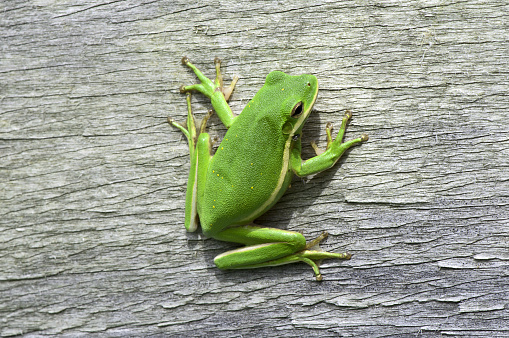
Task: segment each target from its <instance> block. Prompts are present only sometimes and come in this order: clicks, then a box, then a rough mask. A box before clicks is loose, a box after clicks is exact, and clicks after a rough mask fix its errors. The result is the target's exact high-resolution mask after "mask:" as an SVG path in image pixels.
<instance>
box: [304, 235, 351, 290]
mask: <svg viewBox="0 0 509 338" xmlns="http://www.w3.org/2000/svg"><path fill="white" fill-rule="evenodd" d="M328 235H329V234H328V233H327V232H325V231H324V232H323V233H322V234H321V235H320V236H318V237H317V238H315V239H314V240H312V241H309V242H308V243H307V244H306V249H305V250H303V251H301V252H299V253H297V254H296V256H297V257H298V260H300V261H301V262H304V263H307V264H308V265H310V266H311V267H312V268H313V271H314V273H315V277H316V280H317V281H321V280H322V274H321V273H320V268H319V267H318V264H319V262H320V261H321V260H323V259H328V258H334V259H350V258H351V257H352V255H351V254H350V253H348V252H343V253H334V252H324V251H318V250H308V249H311V248H312V247H314V246H316V245H318V244H319V243H320V242H321V241H323V240H324V239H325V238H327V236H328Z"/></svg>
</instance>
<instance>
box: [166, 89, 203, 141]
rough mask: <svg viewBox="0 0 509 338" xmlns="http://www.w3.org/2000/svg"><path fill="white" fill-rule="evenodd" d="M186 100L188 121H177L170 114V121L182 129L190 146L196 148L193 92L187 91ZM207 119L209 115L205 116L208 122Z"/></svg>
mask: <svg viewBox="0 0 509 338" xmlns="http://www.w3.org/2000/svg"><path fill="white" fill-rule="evenodd" d="M186 101H187V120H186V123H185V124H183V123H179V122H176V121H175V120H173V119H172V118H171V117H169V116H168V123H169V124H171V125H172V126H174V127H177V128H178V129H180V131H182V133H183V134H184V135H185V136H186V137H187V140H188V141H189V147H190V148H193V149H194V144H195V142H196V126H195V121H194V115H193V111H192V109H191V93H187V97H186ZM206 120H208V117H205V119H204V121H205V122H206Z"/></svg>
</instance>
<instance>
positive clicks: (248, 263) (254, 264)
mask: <svg viewBox="0 0 509 338" xmlns="http://www.w3.org/2000/svg"><path fill="white" fill-rule="evenodd" d="M326 236H327V233H323V234H322V235H321V236H319V237H318V238H316V239H315V240H313V241H311V242H309V243H307V244H306V239H305V238H304V236H303V235H302V234H300V233H298V232H295V231H288V230H281V229H276V228H264V227H259V226H255V225H245V226H239V227H232V228H228V229H225V230H223V231H221V232H219V233H217V234H213V235H212V237H214V238H216V239H218V240H222V241H227V242H235V243H240V244H244V245H246V246H245V247H243V248H240V249H236V250H231V251H227V252H225V253H223V254H220V255H218V256H216V258H214V263H215V264H216V266H217V267H218V268H220V269H254V268H260V267H266V266H276V265H283V264H290V263H297V262H304V263H307V264H309V265H310V266H311V267H312V268H313V271H314V273H315V276H316V279H317V280H318V281H320V280H322V275H321V274H320V270H319V268H318V264H317V261H320V260H322V259H327V258H336V259H350V257H351V255H350V254H349V253H331V252H323V251H315V250H309V249H310V248H312V247H313V246H315V245H317V244H318V243H319V242H320V241H322V240H323V239H324V238H325V237H326Z"/></svg>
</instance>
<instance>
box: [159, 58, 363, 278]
mask: <svg viewBox="0 0 509 338" xmlns="http://www.w3.org/2000/svg"><path fill="white" fill-rule="evenodd" d="M214 63H215V69H216V77H215V80H214V81H212V80H211V79H209V78H208V77H206V76H205V75H204V74H203V73H202V72H201V71H200V70H199V69H198V68H197V67H196V66H195V65H194V64H192V63H191V62H190V60H189V59H188V58H187V57H183V58H182V64H183V65H185V66H187V67H188V68H190V69H191V70H192V71H193V72H194V74H195V75H196V76H197V77H198V79H199V81H200V82H199V83H197V84H193V85H188V86H181V87H180V92H181V93H186V94H187V96H186V102H187V120H186V123H179V122H176V121H175V120H173V119H172V118H168V121H169V123H170V124H171V125H172V126H174V127H176V128H178V129H180V131H182V133H183V134H184V135H185V136H186V138H187V141H188V145H189V153H190V170H189V178H188V182H187V191H186V204H185V219H184V225H185V228H186V230H187V231H189V232H194V231H196V230H197V228H198V225H200V226H201V229H202V232H203V234H204V235H205V236H206V237H208V238H214V239H217V240H220V241H226V242H233V243H237V244H240V245H242V246H241V247H239V248H236V249H232V250H229V251H226V252H224V253H221V254H219V255H217V256H216V257H215V258H214V263H215V265H216V266H217V267H218V268H219V269H221V270H228V269H254V268H261V267H268V266H279V265H283V264H289V263H296V262H304V263H307V264H308V265H310V266H311V268H312V269H313V272H314V275H315V278H316V280H317V281H321V280H322V275H321V272H320V268H319V263H320V262H321V261H322V260H324V259H344V260H346V259H350V258H351V256H352V255H351V254H350V253H348V252H343V253H332V252H325V251H322V250H320V249H319V248H318V244H319V243H320V242H322V241H323V240H324V239H325V238H326V237H327V235H328V234H327V232H325V231H324V232H322V233H321V234H320V235H319V236H318V237H317V238H315V239H313V240H310V241H306V238H305V237H304V235H303V234H302V233H300V232H297V231H291V230H283V229H279V228H273V227H267V226H260V225H257V224H256V223H255V220H256V219H257V218H258V217H260V216H261V215H263V214H264V213H265V212H267V211H268V210H269V209H271V208H272V206H274V204H275V203H276V202H277V201H278V200H279V199H280V198H281V197H282V195H283V194H284V193H285V191H286V190H287V188H288V187H289V186H290V185H291V182H292V177H293V176H294V175H297V176H299V177H306V176H308V175H313V174H316V173H319V172H322V171H324V170H326V169H329V168H331V167H333V166H334V165H335V164H336V163H337V161H338V159H339V158H340V157H341V156H342V155H343V154H344V153H345V151H346V150H347V149H349V148H351V147H353V146H355V145H358V144H360V143H362V142H365V141H367V140H368V136H367V135H366V134H362V135H361V136H360V137H358V138H355V139H353V140H350V141H347V142H343V137H344V134H345V131H346V127H347V123H348V121H349V120H350V119H351V117H352V113H351V112H350V111H347V112H346V114H345V115H344V117H343V119H342V121H341V126H340V128H339V131H338V134H337V136H336V138H335V139H333V138H332V129H333V126H332V124H331V123H327V125H326V128H325V132H326V137H327V146H326V149H325V150H321V149H319V148H318V147H317V146H316V144H315V143H312V146H313V148H314V149H315V152H316V156H314V157H311V158H309V159H307V160H303V159H302V157H301V152H302V144H301V139H302V129H303V126H304V123H305V122H306V120H307V119H308V117H309V115H310V113H311V111H312V108H313V105H314V103H315V101H316V98H317V95H318V80H317V78H316V77H315V76H314V75H310V74H302V75H295V76H293V75H287V74H285V73H284V72H282V71H277V70H276V71H272V72H270V73H269V74H268V75H267V77H266V79H265V84H264V85H263V87H262V88H261V89H260V90H259V91H258V92H257V93H256V94H255V96H254V97H253V98H252V99H251V100H250V101H249V102H248V103H247V104H246V106H245V108H244V109H243V110H242V112H241V113H240V114H239V115H235V114H234V113H233V112H232V110H231V108H230V106H229V104H228V101H229V99H230V97H231V94H232V92H233V89H234V87H235V85H236V83H237V81H238V79H239V78H238V77H237V76H235V77H233V79H232V82H231V84H230V85H229V86H225V85H224V84H223V76H222V73H221V60H220V59H219V58H217V57H216V58H215V59H214ZM192 92H198V93H201V94H203V95H205V96H206V97H207V98H208V99H210V101H211V104H212V107H213V110H210V111H209V112H208V113H207V114H206V115H205V117H204V118H203V120H202V122H201V124H200V126H198V124H197V123H196V121H195V118H194V114H193V112H192V108H191V93H192ZM214 111H215V113H216V114H217V116H218V118H219V119H220V120H221V122H222V123H223V124H224V126H225V127H226V128H227V131H226V133H225V135H224V137H223V139H222V141H221V142H220V144H219V145H218V146H217V149H216V150H215V152H213V142H212V141H213V140H212V138H211V136H210V135H209V134H208V133H207V132H206V125H207V121H208V119H209V118H210V117H211V115H212V114H213V112H214Z"/></svg>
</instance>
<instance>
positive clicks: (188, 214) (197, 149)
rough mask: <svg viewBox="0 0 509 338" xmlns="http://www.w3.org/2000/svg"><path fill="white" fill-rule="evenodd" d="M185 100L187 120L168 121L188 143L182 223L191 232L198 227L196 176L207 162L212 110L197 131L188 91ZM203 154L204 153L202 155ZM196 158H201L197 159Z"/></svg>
mask: <svg viewBox="0 0 509 338" xmlns="http://www.w3.org/2000/svg"><path fill="white" fill-rule="evenodd" d="M186 101H187V120H186V125H183V124H180V123H178V122H175V121H174V120H173V119H171V118H168V122H169V123H170V124H171V125H172V126H174V127H177V128H178V129H180V131H182V133H183V134H184V135H185V136H186V138H187V141H188V144H189V157H190V162H191V165H190V168H189V178H188V180H187V191H186V211H185V221H184V225H185V227H186V229H187V231H190V232H193V231H195V230H196V229H197V228H198V211H197V193H198V178H199V171H200V168H201V167H202V166H203V163H208V161H207V159H208V158H210V142H209V135H208V134H207V133H205V128H206V124H207V120H208V119H209V118H210V116H211V115H212V111H209V112H208V114H207V115H206V116H205V117H204V118H203V121H202V123H201V127H200V130H199V133H198V131H197V130H196V122H195V119H194V115H193V112H192V109H191V94H190V93H188V94H187V97H186ZM204 154H205V155H204ZM198 158H200V159H202V158H203V160H201V161H198Z"/></svg>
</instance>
